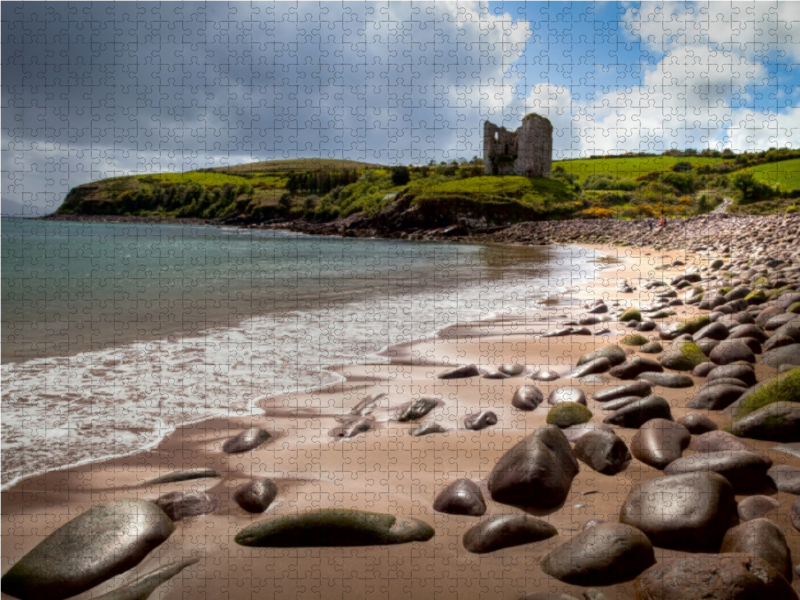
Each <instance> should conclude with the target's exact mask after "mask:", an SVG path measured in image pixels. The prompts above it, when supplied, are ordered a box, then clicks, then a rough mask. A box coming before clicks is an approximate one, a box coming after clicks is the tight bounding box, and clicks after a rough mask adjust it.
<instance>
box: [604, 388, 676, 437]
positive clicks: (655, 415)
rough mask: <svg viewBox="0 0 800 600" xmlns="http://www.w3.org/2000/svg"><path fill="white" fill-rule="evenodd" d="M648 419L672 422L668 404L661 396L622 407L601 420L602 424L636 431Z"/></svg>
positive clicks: (643, 399)
mask: <svg viewBox="0 0 800 600" xmlns="http://www.w3.org/2000/svg"><path fill="white" fill-rule="evenodd" d="M650 419H667V420H670V421H671V420H672V412H671V411H670V408H669V403H668V402H667V401H666V400H664V398H662V397H661V396H655V395H650V396H646V397H644V398H642V399H640V400H637V401H635V402H632V403H630V404H628V405H627V406H623V407H622V408H620V409H619V410H616V411H614V412H613V413H611V414H610V415H608V416H607V417H606V418H605V419H603V423H607V424H609V425H618V426H620V427H627V428H629V429H638V428H639V427H641V426H642V425H644V424H645V423H647V421H649V420H650Z"/></svg>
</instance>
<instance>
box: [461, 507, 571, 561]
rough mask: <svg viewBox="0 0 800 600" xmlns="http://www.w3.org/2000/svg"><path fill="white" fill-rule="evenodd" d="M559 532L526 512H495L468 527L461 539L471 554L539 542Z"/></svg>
mask: <svg viewBox="0 0 800 600" xmlns="http://www.w3.org/2000/svg"><path fill="white" fill-rule="evenodd" d="M556 535H558V531H557V530H556V528H555V527H553V526H552V525H550V523H547V522H546V521H542V520H541V519H535V518H533V517H529V516H527V515H497V516H495V517H491V518H489V519H486V520H485V521H481V522H480V523H478V524H477V525H475V526H474V527H472V528H471V529H469V530H468V531H467V532H466V533H465V534H464V537H463V539H462V541H463V542H464V548H466V549H467V550H468V551H469V552H472V553H474V554H485V553H487V552H495V551H496V550H502V549H503V548H511V547H512V546H521V545H523V544H533V543H535V542H541V541H542V540H546V539H548V538H551V537H553V536H556Z"/></svg>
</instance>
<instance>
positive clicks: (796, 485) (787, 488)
mask: <svg viewBox="0 0 800 600" xmlns="http://www.w3.org/2000/svg"><path fill="white" fill-rule="evenodd" d="M767 477H769V478H770V479H771V480H772V482H773V483H774V484H775V489H777V490H778V491H779V492H786V493H787V494H796V495H797V494H800V468H798V467H793V466H791V465H776V466H774V467H772V468H771V469H770V470H769V471H767Z"/></svg>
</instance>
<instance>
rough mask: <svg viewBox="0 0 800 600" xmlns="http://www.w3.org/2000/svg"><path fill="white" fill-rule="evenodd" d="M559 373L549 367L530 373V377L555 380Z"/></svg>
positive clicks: (536, 379) (540, 379)
mask: <svg viewBox="0 0 800 600" xmlns="http://www.w3.org/2000/svg"><path fill="white" fill-rule="evenodd" d="M560 377H561V375H559V374H558V373H556V372H555V371H552V370H550V369H542V370H540V371H536V372H534V373H532V374H531V376H530V378H531V379H533V380H534V381H555V380H556V379H559V378H560Z"/></svg>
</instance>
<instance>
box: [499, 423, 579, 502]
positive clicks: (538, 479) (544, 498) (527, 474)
mask: <svg viewBox="0 0 800 600" xmlns="http://www.w3.org/2000/svg"><path fill="white" fill-rule="evenodd" d="M577 474H578V461H577V460H575V457H574V456H573V454H572V448H571V447H570V445H569V442H568V441H567V438H566V437H565V436H564V434H563V433H562V432H561V430H560V429H558V428H555V427H542V428H540V429H537V430H536V431H535V432H534V433H532V434H531V435H529V436H528V437H527V438H525V439H524V440H522V441H521V442H519V443H518V444H516V445H515V446H514V447H513V448H511V449H510V450H509V451H508V452H506V453H505V454H504V455H503V456H502V457H501V458H500V460H499V461H498V462H497V464H496V465H495V466H494V468H493V469H492V472H491V474H490V476H489V492H490V493H491V495H492V499H493V500H495V501H496V502H501V503H503V504H514V505H519V506H529V507H536V508H545V509H547V508H554V507H556V506H559V505H561V504H562V503H563V502H564V500H565V499H566V497H567V494H569V490H570V487H571V486H572V480H573V478H574V477H575V475H577Z"/></svg>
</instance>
